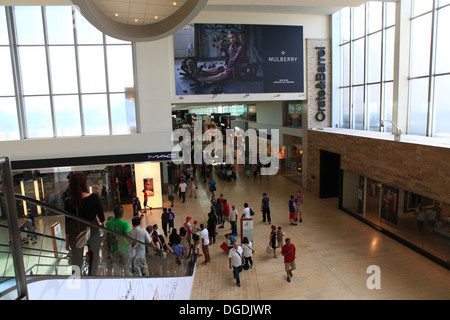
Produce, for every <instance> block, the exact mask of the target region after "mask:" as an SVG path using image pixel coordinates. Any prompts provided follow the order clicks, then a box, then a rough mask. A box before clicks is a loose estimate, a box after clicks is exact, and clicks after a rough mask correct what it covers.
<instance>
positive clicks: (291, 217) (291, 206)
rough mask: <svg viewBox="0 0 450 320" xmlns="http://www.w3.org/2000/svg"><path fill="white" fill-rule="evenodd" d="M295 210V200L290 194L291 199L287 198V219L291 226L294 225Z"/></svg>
mask: <svg viewBox="0 0 450 320" xmlns="http://www.w3.org/2000/svg"><path fill="white" fill-rule="evenodd" d="M295 218H296V211H295V200H294V196H293V195H291V200H289V221H290V225H291V226H296V225H297V224H296V223H295Z"/></svg>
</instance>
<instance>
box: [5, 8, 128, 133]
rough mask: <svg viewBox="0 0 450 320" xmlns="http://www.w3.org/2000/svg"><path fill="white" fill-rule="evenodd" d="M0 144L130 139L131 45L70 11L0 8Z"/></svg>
mask: <svg viewBox="0 0 450 320" xmlns="http://www.w3.org/2000/svg"><path fill="white" fill-rule="evenodd" d="M0 70H2V71H1V72H0V128H1V129H0V140H18V139H30V138H52V137H67V136H88V135H110V134H128V133H135V132H136V111H135V110H136V108H135V101H134V94H133V93H134V85H135V84H134V71H133V70H134V67H133V45H132V43H131V42H125V41H121V40H117V39H113V38H110V37H109V36H107V35H105V34H103V33H102V32H100V31H98V30H97V29H96V28H95V27H94V26H92V25H91V24H90V23H89V22H88V21H87V20H86V19H85V18H84V17H83V16H82V15H81V14H80V13H79V12H78V11H77V10H76V9H74V8H73V7H70V6H55V7H52V6H49V7H39V6H31V7H28V6H18V7H4V6H0Z"/></svg>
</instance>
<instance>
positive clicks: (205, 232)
mask: <svg viewBox="0 0 450 320" xmlns="http://www.w3.org/2000/svg"><path fill="white" fill-rule="evenodd" d="M200 239H203V245H205V246H206V245H209V232H208V229H206V228H205V229H203V230H202V231H200Z"/></svg>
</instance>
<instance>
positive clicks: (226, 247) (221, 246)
mask: <svg viewBox="0 0 450 320" xmlns="http://www.w3.org/2000/svg"><path fill="white" fill-rule="evenodd" d="M220 248H222V250H223V251H224V252H228V246H227V244H226V243H225V242H222V244H221V245H220Z"/></svg>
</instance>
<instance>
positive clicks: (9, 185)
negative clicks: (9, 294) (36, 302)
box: [0, 157, 28, 299]
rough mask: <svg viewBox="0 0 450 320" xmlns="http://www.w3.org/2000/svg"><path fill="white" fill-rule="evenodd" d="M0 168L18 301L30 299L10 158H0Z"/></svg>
mask: <svg viewBox="0 0 450 320" xmlns="http://www.w3.org/2000/svg"><path fill="white" fill-rule="evenodd" d="M0 168H1V171H2V173H3V174H2V175H3V190H2V191H3V193H4V196H5V200H6V201H5V205H6V217H7V221H8V226H9V235H10V245H11V253H12V256H13V261H14V271H15V277H16V282H17V294H18V299H28V290H27V284H26V277H25V266H24V262H23V255H22V243H21V238H20V231H19V221H18V219H17V211H16V200H15V196H14V185H13V180H12V173H11V163H10V160H9V158H7V157H1V158H0Z"/></svg>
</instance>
